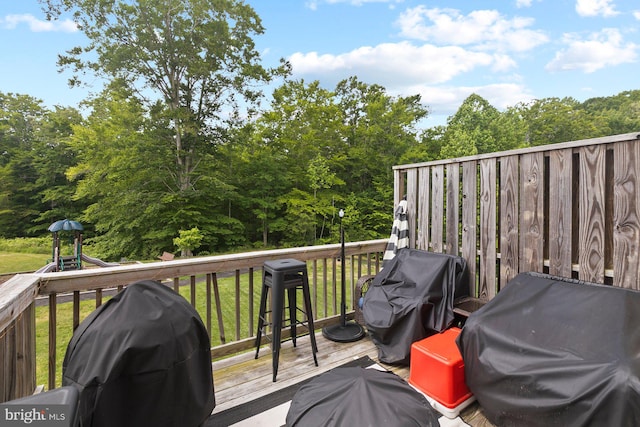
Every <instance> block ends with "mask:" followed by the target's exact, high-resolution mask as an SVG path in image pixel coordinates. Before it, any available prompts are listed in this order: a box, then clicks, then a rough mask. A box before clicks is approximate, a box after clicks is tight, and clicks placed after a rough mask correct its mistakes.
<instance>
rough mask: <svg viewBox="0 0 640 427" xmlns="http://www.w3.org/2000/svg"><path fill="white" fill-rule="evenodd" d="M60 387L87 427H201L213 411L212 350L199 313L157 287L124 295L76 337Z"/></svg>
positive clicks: (140, 286)
mask: <svg viewBox="0 0 640 427" xmlns="http://www.w3.org/2000/svg"><path fill="white" fill-rule="evenodd" d="M62 373H63V376H62V384H63V385H65V386H67V385H69V386H75V387H76V388H77V389H78V390H79V392H80V406H79V418H80V421H81V425H82V426H83V427H88V426H94V427H97V426H105V427H107V426H132V427H133V426H136V427H139V426H154V427H157V426H176V427H178V426H179V427H185V426H186V427H190V426H194V427H195V426H198V425H200V424H202V422H203V421H204V420H205V419H206V418H207V417H208V416H209V415H210V414H211V411H212V410H213V408H214V407H215V399H214V395H213V377H212V370H211V350H210V341H209V336H208V334H207V331H206V329H205V327H204V325H203V323H202V320H201V319H200V316H199V315H198V313H197V312H196V311H195V310H194V309H193V308H192V307H191V305H189V303H188V302H187V301H186V300H185V299H184V298H183V297H182V296H180V295H178V294H177V293H175V292H174V291H173V290H171V289H169V288H167V287H166V286H164V285H162V284H160V283H158V282H154V281H142V282H137V283H135V284H132V285H130V286H128V287H126V288H125V289H124V290H123V291H122V292H120V293H118V294H117V295H115V296H114V297H113V298H111V299H110V300H109V301H107V302H106V303H105V304H104V305H102V306H101V307H99V308H98V309H96V310H95V311H94V312H93V313H91V314H90V315H89V316H88V317H87V318H86V319H85V320H84V321H83V322H82V323H81V324H80V326H79V327H78V328H77V329H76V331H75V332H74V334H73V337H72V338H71V342H70V343H69V346H68V347H67V353H66V355H65V358H64V362H63V366H62Z"/></svg>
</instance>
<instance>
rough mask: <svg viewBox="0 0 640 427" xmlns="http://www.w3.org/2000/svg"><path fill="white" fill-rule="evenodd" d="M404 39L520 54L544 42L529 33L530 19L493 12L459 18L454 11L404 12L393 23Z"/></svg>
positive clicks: (533, 32) (539, 35) (543, 37)
mask: <svg viewBox="0 0 640 427" xmlns="http://www.w3.org/2000/svg"><path fill="white" fill-rule="evenodd" d="M396 23H397V25H399V26H400V34H401V35H402V36H404V37H408V38H412V39H416V40H423V41H430V42H432V43H436V44H441V45H448V44H454V45H471V46H474V47H476V48H478V49H495V50H504V51H514V52H523V51H528V50H531V49H533V48H535V47H536V46H539V45H541V44H544V43H546V42H547V41H548V37H547V36H546V35H545V34H544V33H543V32H542V31H539V30H532V29H530V28H529V27H531V26H532V25H533V24H534V20H533V19H532V18H522V17H515V18H512V19H507V18H505V17H504V16H502V15H501V14H500V12H498V11H496V10H476V11H473V12H470V13H469V14H468V15H462V14H461V13H460V11H458V10H456V9H439V8H433V9H427V8H426V7H424V6H418V7H415V8H410V9H407V10H406V11H405V12H404V13H402V14H401V15H400V18H399V19H398V21H397V22H396Z"/></svg>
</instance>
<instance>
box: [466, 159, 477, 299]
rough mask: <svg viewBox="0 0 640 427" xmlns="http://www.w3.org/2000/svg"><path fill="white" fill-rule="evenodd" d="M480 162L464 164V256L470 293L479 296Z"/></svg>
mask: <svg viewBox="0 0 640 427" xmlns="http://www.w3.org/2000/svg"><path fill="white" fill-rule="evenodd" d="M477 204H478V164H477V163H476V162H475V161H471V162H464V163H463V164H462V257H463V258H464V259H465V260H467V267H468V268H469V295H471V296H473V297H477V296H478V292H477V290H476V273H477V268H476V266H477V262H476V260H477V257H478V236H477V233H478V225H477V222H478V209H477Z"/></svg>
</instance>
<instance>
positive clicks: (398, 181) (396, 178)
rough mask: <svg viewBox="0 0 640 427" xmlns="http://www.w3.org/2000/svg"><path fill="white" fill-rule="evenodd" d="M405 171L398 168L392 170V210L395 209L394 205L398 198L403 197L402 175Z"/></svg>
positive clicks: (396, 204)
mask: <svg viewBox="0 0 640 427" xmlns="http://www.w3.org/2000/svg"><path fill="white" fill-rule="evenodd" d="M405 173H406V172H403V171H400V170H394V171H393V203H394V206H393V212H395V211H396V209H395V207H396V206H398V203H400V200H402V198H403V197H404V195H405V194H406V193H405V188H404V175H405Z"/></svg>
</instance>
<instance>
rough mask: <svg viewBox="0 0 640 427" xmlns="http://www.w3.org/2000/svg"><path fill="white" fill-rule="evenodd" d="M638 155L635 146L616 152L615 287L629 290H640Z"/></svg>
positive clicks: (622, 148)
mask: <svg viewBox="0 0 640 427" xmlns="http://www.w3.org/2000/svg"><path fill="white" fill-rule="evenodd" d="M638 151H639V148H638V144H634V143H632V142H627V143H624V144H617V145H616V147H615V148H614V163H615V168H614V187H613V193H614V206H613V260H614V266H613V272H614V275H613V285H614V286H621V287H623V288H628V289H638V272H639V271H638V268H639V263H640V259H639V257H638V247H639V246H640V224H639V218H640V215H639V213H638V203H639V201H638V200H639V199H640V197H639V196H640V194H639V191H640V189H639V188H638V176H637V170H638V167H639V166H640V161H639V157H638V156H639V154H638Z"/></svg>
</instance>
